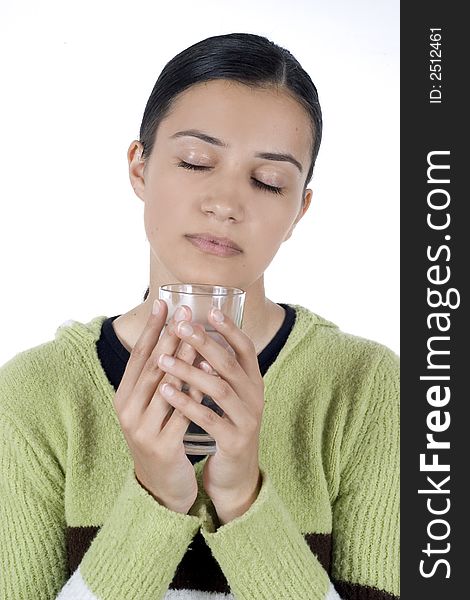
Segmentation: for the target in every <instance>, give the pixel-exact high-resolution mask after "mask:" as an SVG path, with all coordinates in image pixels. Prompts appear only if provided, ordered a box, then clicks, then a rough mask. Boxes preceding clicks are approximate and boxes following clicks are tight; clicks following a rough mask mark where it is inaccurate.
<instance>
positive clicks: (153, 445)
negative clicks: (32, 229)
mask: <svg viewBox="0 0 470 600" xmlns="http://www.w3.org/2000/svg"><path fill="white" fill-rule="evenodd" d="M160 306H161V308H160V312H159V313H158V315H154V314H151V315H150V317H149V319H148V321H147V323H146V326H145V328H144V330H143V331H142V334H141V335H140V337H139V339H138V340H137V342H136V344H135V346H134V348H132V351H131V354H130V358H129V361H128V363H127V365H126V370H125V372H124V375H123V378H122V380H121V383H120V385H119V387H118V389H117V391H116V394H115V397H114V401H113V404H114V408H115V410H116V412H117V415H118V419H119V422H120V425H121V428H122V431H123V433H124V437H125V438H126V441H127V444H128V446H129V449H130V451H131V454H132V456H133V458H134V472H135V476H136V478H137V480H138V481H139V483H140V484H141V485H142V487H144V488H145V489H146V490H147V491H148V492H149V493H150V494H151V495H152V496H153V497H154V498H155V499H156V500H157V501H158V502H159V503H160V504H162V505H163V506H166V507H167V508H169V509H170V510H173V511H175V512H181V513H184V514H186V513H187V512H188V511H189V509H190V508H191V506H192V505H193V503H194V501H195V499H196V496H197V492H198V487H197V480H196V476H195V472H194V467H193V465H192V464H191V462H190V460H189V459H188V457H187V456H186V454H185V451H184V445H183V435H184V433H185V432H186V429H187V428H188V425H189V420H188V419H187V418H186V417H185V416H184V415H182V414H181V412H179V411H177V410H175V411H174V410H173V409H172V407H171V406H170V405H169V404H168V402H167V401H166V400H165V399H164V397H163V396H162V395H161V393H160V389H161V385H162V383H161V382H165V381H167V382H171V383H172V384H173V385H174V386H175V387H176V388H177V389H181V387H182V381H181V380H180V379H179V378H178V377H175V376H172V375H169V374H165V373H164V372H163V371H162V370H161V369H160V368H159V366H158V357H159V356H160V355H161V354H162V352H165V353H168V354H173V353H175V354H176V356H177V357H178V358H177V360H179V361H181V362H182V363H183V364H186V365H187V366H189V365H191V364H192V363H193V361H194V359H195V357H196V351H195V350H194V348H193V347H192V346H191V345H189V344H186V343H184V342H181V340H180V338H179V337H178V336H177V335H175V331H174V327H175V325H176V322H175V320H174V319H172V320H171V321H170V322H169V324H168V326H167V327H166V328H165V330H164V331H163V334H162V335H161V337H160V334H161V332H162V329H163V327H164V325H165V321H166V317H167V314H168V307H167V305H166V303H165V301H163V300H161V301H160ZM184 311H185V316H184V318H186V319H188V318H189V319H190V318H191V310H190V309H189V307H184ZM201 329H203V328H202V326H201ZM201 398H202V396H201V397H199V401H200V399H201ZM197 400H198V396H197V394H196V395H194V400H193V401H195V402H197Z"/></svg>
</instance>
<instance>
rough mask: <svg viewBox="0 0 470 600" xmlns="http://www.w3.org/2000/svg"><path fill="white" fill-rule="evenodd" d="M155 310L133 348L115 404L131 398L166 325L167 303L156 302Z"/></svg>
mask: <svg viewBox="0 0 470 600" xmlns="http://www.w3.org/2000/svg"><path fill="white" fill-rule="evenodd" d="M155 309H156V310H157V311H158V312H157V313H154V312H152V313H151V314H150V316H149V318H148V320H147V323H146V324H145V327H144V329H143V331H142V333H141V334H140V336H139V338H138V340H137V342H136V343H135V345H134V347H133V348H132V351H131V353H130V357H129V360H128V361H127V364H126V368H125V370H124V375H123V377H122V380H121V383H120V385H119V388H118V390H117V392H116V397H115V402H116V403H117V404H119V403H120V402H119V401H120V400H121V401H122V402H123V401H124V400H125V399H126V398H127V397H129V396H130V394H131V392H132V390H133V389H134V387H135V385H136V383H137V380H138V379H139V377H140V375H141V373H142V369H143V368H144V365H145V363H146V362H147V360H148V358H149V356H150V354H151V352H152V350H153V348H154V347H155V344H156V343H157V341H158V338H159V336H160V334H161V332H162V329H163V327H164V325H165V320H166V317H167V314H168V307H167V305H166V302H164V301H158V300H156V301H155V303H154V310H155Z"/></svg>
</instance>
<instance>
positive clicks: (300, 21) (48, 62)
mask: <svg viewBox="0 0 470 600" xmlns="http://www.w3.org/2000/svg"><path fill="white" fill-rule="evenodd" d="M241 31H243V32H249V33H257V34H260V35H265V36H266V37H268V38H269V39H271V40H272V41H274V42H276V43H277V44H279V45H281V46H284V47H286V48H288V49H289V50H290V51H291V52H292V53H293V54H294V56H295V57H296V58H297V59H298V60H299V61H300V63H301V64H302V66H303V67H304V69H305V70H306V71H307V72H308V73H309V74H310V76H311V77H312V79H313V81H314V83H315V85H316V86H317V89H318V92H319V97H320V103H321V105H322V110H323V119H324V134H323V142H322V146H321V148H320V154H319V157H318V160H317V164H316V167H315V171H314V175H313V179H312V181H311V183H310V186H309V187H312V188H313V190H314V197H313V200H312V205H311V206H310V208H309V210H308V212H307V214H306V215H305V217H304V218H303V219H302V221H301V222H300V223H299V225H298V226H297V228H296V230H295V231H294V234H293V236H292V238H291V239H290V240H289V241H288V242H286V243H285V244H283V245H282V246H281V249H280V251H279V253H278V254H277V256H276V257H275V258H274V260H273V262H272V263H271V265H270V267H269V268H268V270H267V271H266V275H265V283H266V294H267V296H268V297H269V298H270V299H271V300H273V301H276V302H290V303H297V304H302V305H304V306H306V307H308V308H310V309H311V310H312V311H313V312H316V313H317V314H320V315H322V316H323V317H325V318H327V319H329V320H331V321H333V322H335V323H336V324H337V325H338V326H339V327H340V328H341V329H342V330H343V331H347V332H349V333H353V334H355V335H359V336H362V337H366V338H369V339H373V340H376V341H379V342H381V343H383V344H385V345H387V346H389V347H390V348H392V349H393V350H394V351H395V352H397V353H399V155H398V148H399V78H398V77H399V72H398V61H399V3H398V1H397V0H394V1H391V0H359V1H358V0H355V1H354V2H351V1H350V0H342V1H328V2H327V1H315V0H304V1H301V0H297V1H292V0H291V1H288V2H287V1H286V0H282V1H281V0H269V1H264V0H263V1H260V0H257V1H256V2H255V1H254V0H249V1H247V0H238V1H237V2H224V1H220V0H214V1H209V0H206V1H200V2H197V3H196V2H193V1H186V0H184V1H181V0H179V1H178V2H172V3H168V6H166V7H165V3H160V2H156V1H154V2H151V1H149V0H147V1H144V0H133V1H132V2H129V1H128V0H127V1H125V2H121V1H118V2H116V1H115V2H105V1H102V2H99V1H96V0H95V1H93V2H90V1H89V0H86V1H81V2H73V3H72V2H66V1H64V0H62V1H60V2H59V1H57V2H54V1H50V0H49V1H43V2H34V1H21V0H19V1H18V0H16V1H15V2H8V3H7V2H4V3H2V5H1V8H0V56H1V57H2V58H1V61H2V68H1V73H2V94H1V111H0V134H1V140H2V143H1V145H0V158H1V160H0V165H1V166H0V168H1V179H0V187H1V205H0V227H1V230H0V245H1V247H0V252H1V254H0V256H1V283H2V293H1V306H0V328H1V344H0V364H3V363H4V362H5V361H6V360H8V359H9V358H11V357H12V356H14V355H15V354H16V353H17V352H20V351H22V350H25V349H27V348H29V347H32V346H35V345H38V344H40V343H43V342H45V341H48V340H50V339H53V337H54V335H55V331H56V329H57V327H58V326H59V325H60V324H61V323H62V322H64V321H65V320H67V319H75V320H79V321H83V322H86V321H88V320H91V319H92V318H93V317H95V316H98V315H107V316H112V315H116V314H121V313H123V312H126V311H127V310H129V309H130V308H132V307H133V306H135V305H136V304H138V303H139V302H141V301H142V297H143V294H144V292H145V290H146V288H147V284H148V277H149V248H148V242H147V240H146V235H145V230H144V225H143V203H142V202H141V201H140V200H139V199H138V198H137V197H136V196H135V195H134V193H133V190H132V188H131V186H130V183H129V180H128V173H127V160H126V151H127V148H128V145H129V143H130V142H131V140H132V139H134V138H137V137H138V131H139V127H140V122H141V119H142V114H143V110H144V107H145V104H146V101H147V98H148V96H149V94H150V92H151V90H152V87H153V85H154V83H155V81H156V79H157V77H158V75H159V73H160V71H161V70H162V68H163V67H164V65H165V64H166V62H168V61H169V60H170V59H171V58H172V57H173V56H174V55H175V54H177V53H178V52H180V51H181V50H183V49H184V48H186V47H187V46H189V45H191V44H193V43H195V42H197V41H199V40H201V39H204V38H206V37H208V36H211V35H219V34H223V33H230V32H241Z"/></svg>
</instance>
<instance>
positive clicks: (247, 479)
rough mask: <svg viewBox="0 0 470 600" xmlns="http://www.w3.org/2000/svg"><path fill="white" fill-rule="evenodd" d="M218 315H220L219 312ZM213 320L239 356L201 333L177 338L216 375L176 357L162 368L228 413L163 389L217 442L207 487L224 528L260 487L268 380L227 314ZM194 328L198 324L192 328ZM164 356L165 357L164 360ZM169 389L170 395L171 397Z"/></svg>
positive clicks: (205, 477) (181, 334)
mask: <svg viewBox="0 0 470 600" xmlns="http://www.w3.org/2000/svg"><path fill="white" fill-rule="evenodd" d="M218 312H220V311H218ZM209 322H210V323H211V324H212V325H213V327H214V329H215V330H216V331H217V332H218V333H219V334H220V335H222V337H223V338H224V339H225V340H226V341H227V343H228V344H229V345H230V347H231V348H232V349H233V350H234V352H235V354H231V353H230V352H228V351H227V350H226V349H224V348H223V347H222V346H221V344H219V343H217V342H216V341H215V340H214V339H212V338H211V336H210V335H209V334H207V333H206V332H205V331H202V330H200V329H199V330H197V329H196V330H194V331H193V333H192V334H191V333H189V332H188V333H185V332H184V331H183V329H184V328H183V329H182V328H181V325H182V323H181V324H180V326H178V327H177V328H176V335H178V336H179V337H181V339H182V340H184V341H186V342H187V343H188V344H190V345H191V346H192V347H193V348H195V350H196V351H197V352H199V353H200V354H201V355H202V356H203V357H204V358H205V359H206V360H207V362H208V363H209V365H210V367H212V368H213V369H215V371H216V372H217V374H218V375H217V376H214V375H213V374H210V373H208V372H203V371H202V370H201V369H199V368H196V367H194V366H192V365H190V364H187V363H185V362H184V361H182V360H180V359H178V358H174V364H173V365H168V364H164V363H163V362H162V357H161V358H160V362H159V365H160V368H161V369H163V370H165V371H166V372H167V373H171V374H172V375H174V376H176V377H178V378H179V379H180V380H182V381H185V382H186V383H188V384H189V385H190V386H191V387H194V388H196V389H197V390H200V391H201V392H203V393H204V394H207V395H208V396H210V397H211V398H212V399H213V400H214V401H215V402H216V403H217V404H218V405H219V406H220V408H221V409H222V410H223V411H224V413H225V414H224V415H223V417H220V416H219V415H218V414H217V413H216V412H214V411H213V410H211V409H210V408H208V407H206V406H204V405H202V404H200V403H199V402H197V401H195V400H194V399H192V398H191V397H189V396H188V395H186V394H185V393H184V392H181V391H180V390H178V389H176V388H175V387H174V386H172V385H171V384H168V385H165V386H162V389H161V391H162V394H164V396H165V398H166V399H167V401H168V402H169V403H170V404H171V405H172V406H174V407H175V408H176V409H177V410H179V411H180V412H181V413H182V414H183V415H185V416H186V417H187V418H188V419H190V420H191V421H193V422H194V423H196V424H197V425H199V426H200V427H202V428H203V429H204V430H205V431H207V433H209V434H210V435H211V436H212V437H213V438H214V439H215V441H216V443H217V452H216V453H215V454H213V455H211V456H209V458H208V459H207V461H206V464H205V465H204V471H203V483H204V488H205V490H206V492H207V494H208V495H209V497H210V498H211V500H212V502H213V504H214V507H215V509H216V511H217V515H218V517H219V520H220V522H221V524H224V523H226V522H228V521H230V520H232V519H234V518H235V517H238V516H240V515H241V514H243V513H244V512H245V511H246V510H248V508H249V507H250V506H251V504H252V503H253V502H254V501H255V500H256V498H257V496H258V493H259V490H260V487H261V474H260V470H259V462H258V448H259V432H260V429H261V420H262V413H263V408H264V382H263V378H262V376H261V373H260V370H259V366H258V358H257V355H256V350H255V347H254V344H253V342H252V341H251V339H250V338H249V337H248V336H247V335H246V334H245V333H244V332H243V331H242V330H241V329H240V328H238V327H237V326H236V325H235V324H234V322H233V321H232V320H231V319H230V318H229V317H227V316H225V315H224V320H223V321H222V322H218V321H216V320H215V319H214V317H213V316H212V313H209ZM193 326H194V324H193ZM163 358H164V357H163ZM168 390H170V391H171V392H172V395H168V394H167V393H168Z"/></svg>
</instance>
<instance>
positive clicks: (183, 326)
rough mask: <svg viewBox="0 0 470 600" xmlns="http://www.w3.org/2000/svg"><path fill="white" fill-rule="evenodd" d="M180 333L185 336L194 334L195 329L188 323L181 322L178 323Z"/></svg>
mask: <svg viewBox="0 0 470 600" xmlns="http://www.w3.org/2000/svg"><path fill="white" fill-rule="evenodd" d="M178 331H179V332H180V333H182V334H183V335H192V334H193V328H192V327H191V325H190V324H189V323H186V322H185V321H181V322H180V323H178Z"/></svg>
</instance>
